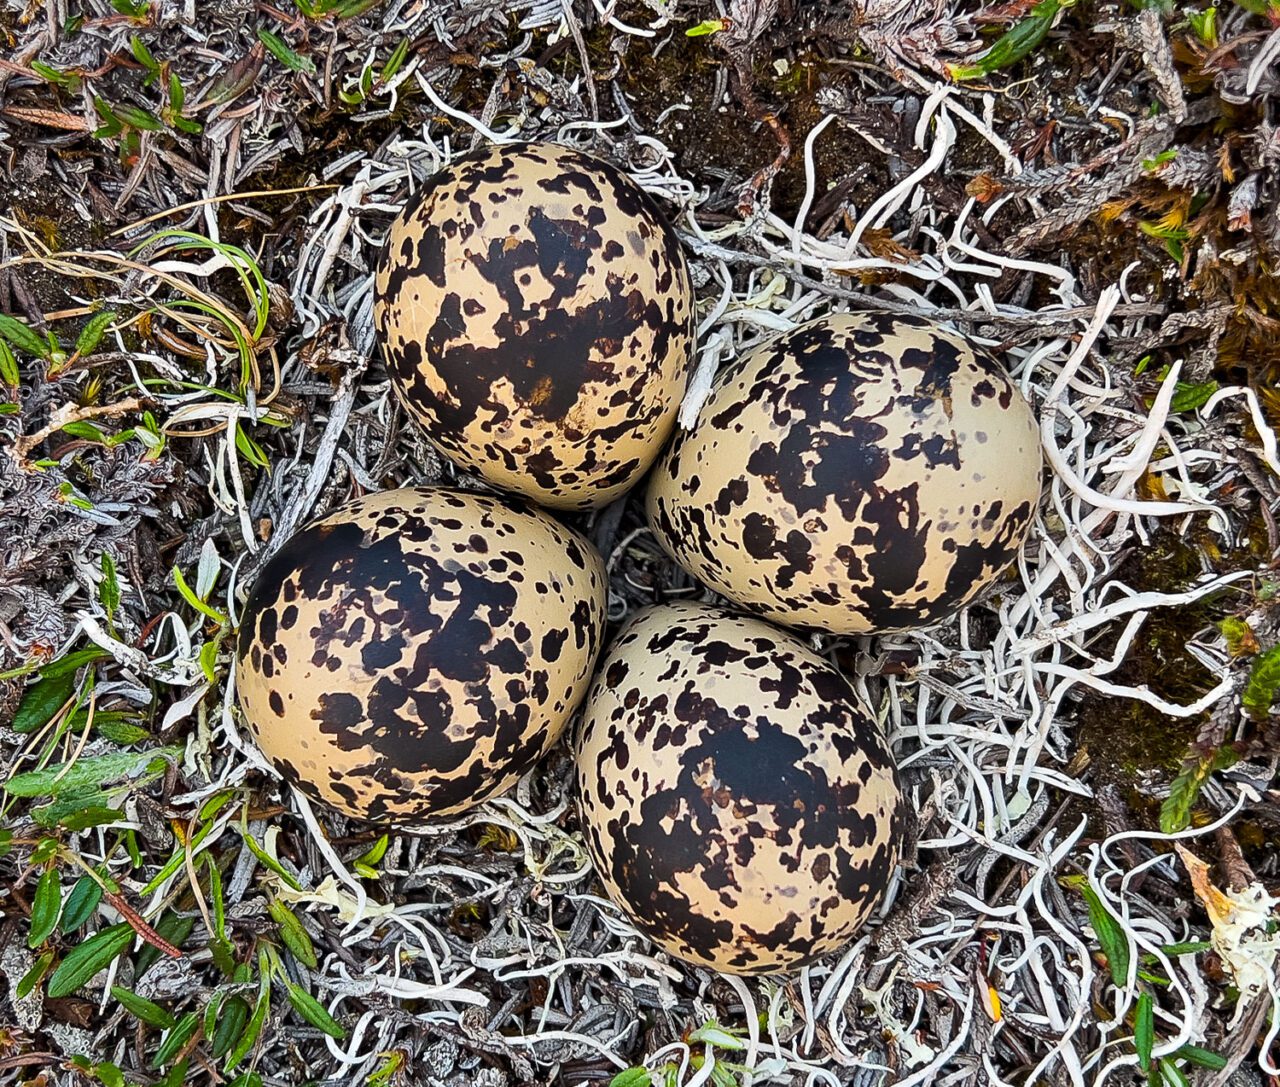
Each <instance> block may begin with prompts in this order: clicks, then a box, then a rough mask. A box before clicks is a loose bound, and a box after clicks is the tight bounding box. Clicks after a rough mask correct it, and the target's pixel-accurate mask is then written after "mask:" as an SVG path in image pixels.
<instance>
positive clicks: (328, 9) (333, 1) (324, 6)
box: [297, 0, 382, 19]
mask: <svg viewBox="0 0 1280 1087" xmlns="http://www.w3.org/2000/svg"><path fill="white" fill-rule="evenodd" d="M381 3H382V0H297V5H298V10H299V11H300V12H302V14H303V15H305V16H306V17H307V18H308V19H328V18H337V19H354V18H356V17H357V16H360V15H363V14H364V13H365V12H366V11H372V10H373V9H374V8H376V7H377V6H378V5H379V4H381Z"/></svg>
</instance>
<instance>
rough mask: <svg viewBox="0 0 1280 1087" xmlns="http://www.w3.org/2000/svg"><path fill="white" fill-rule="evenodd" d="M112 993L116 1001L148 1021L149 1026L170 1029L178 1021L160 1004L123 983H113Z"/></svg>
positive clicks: (134, 1014)
mask: <svg viewBox="0 0 1280 1087" xmlns="http://www.w3.org/2000/svg"><path fill="white" fill-rule="evenodd" d="M111 995H112V996H113V997H115V998H116V1001H117V1002H118V1003H119V1004H120V1006H121V1007H122V1008H124V1010H125V1011H127V1012H128V1013H129V1014H130V1015H132V1016H133V1017H134V1018H135V1019H139V1020H141V1021H142V1022H144V1023H146V1024H147V1026H149V1027H156V1028H157V1029H159V1030H169V1029H170V1028H171V1027H172V1026H173V1025H174V1024H175V1023H176V1022H177V1020H176V1019H174V1017H173V1016H172V1015H170V1014H169V1013H168V1012H167V1011H165V1010H164V1008H162V1007H160V1005H159V1004H154V1003H152V1002H151V1001H150V1000H148V999H147V998H146V997H143V996H139V995H138V994H137V993H135V992H134V991H133V990H132V989H126V988H124V987H123V986H122V985H113V986H111Z"/></svg>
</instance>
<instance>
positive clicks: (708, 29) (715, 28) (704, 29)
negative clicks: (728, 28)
mask: <svg viewBox="0 0 1280 1087" xmlns="http://www.w3.org/2000/svg"><path fill="white" fill-rule="evenodd" d="M723 29H724V20H723V19H703V20H702V22H700V23H696V24H694V25H693V26H691V27H689V29H688V30H686V31H685V32H684V34H685V37H686V38H705V37H707V36H708V35H709V34H719V33H720V31H722V30H723Z"/></svg>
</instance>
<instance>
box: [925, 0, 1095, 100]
mask: <svg viewBox="0 0 1280 1087" xmlns="http://www.w3.org/2000/svg"><path fill="white" fill-rule="evenodd" d="M1074 4H1075V0H1041V2H1040V3H1038V4H1036V5H1035V6H1034V7H1033V8H1032V9H1031V14H1030V15H1028V16H1027V17H1026V18H1025V19H1020V20H1019V21H1018V22H1016V23H1015V24H1014V25H1013V26H1012V27H1010V28H1009V29H1008V30H1006V31H1005V32H1004V34H1002V35H1001V36H1000V37H999V38H997V39H996V41H995V44H994V45H992V46H991V48H990V49H988V50H987V51H986V52H985V53H983V54H982V56H980V57H979V58H978V59H977V60H976V61H974V62H973V63H972V64H960V65H954V64H948V65H947V74H948V75H949V76H950V77H951V78H952V79H955V80H958V81H960V80H966V79H983V78H985V77H986V76H989V75H991V74H992V73H993V72H998V71H1000V70H1001V69H1002V68H1008V67H1011V66H1012V65H1014V64H1016V63H1017V62H1018V61H1020V60H1022V59H1023V58H1024V57H1026V56H1027V55H1028V54H1030V53H1031V51H1032V50H1033V49H1035V48H1036V46H1038V45H1039V44H1040V43H1041V42H1043V41H1044V39H1045V37H1046V36H1047V35H1048V33H1049V30H1050V28H1051V27H1052V26H1053V23H1054V20H1055V19H1057V17H1058V13H1059V12H1060V11H1061V10H1062V9H1063V8H1067V7H1072V6H1074Z"/></svg>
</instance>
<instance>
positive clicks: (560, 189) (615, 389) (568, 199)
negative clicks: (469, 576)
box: [374, 143, 693, 510]
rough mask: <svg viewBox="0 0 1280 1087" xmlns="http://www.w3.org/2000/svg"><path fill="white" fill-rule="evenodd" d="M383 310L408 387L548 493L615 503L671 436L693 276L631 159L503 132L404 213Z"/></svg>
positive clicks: (429, 418) (443, 446)
mask: <svg viewBox="0 0 1280 1087" xmlns="http://www.w3.org/2000/svg"><path fill="white" fill-rule="evenodd" d="M375 299H376V300H375V305H374V320H375V322H376V324H377V327H378V330H379V332H380V333H381V336H382V342H383V347H384V351H385V355H386V360H387V368H388V370H389V372H390V374H391V381H392V385H393V387H394V388H395V389H396V391H397V392H398V393H399V396H400V400H401V402H402V403H403V404H404V405H405V407H406V409H407V410H408V411H409V413H410V414H411V415H412V416H414V418H416V419H417V420H418V422H419V423H421V424H422V426H423V428H424V429H425V432H426V434H427V436H428V437H429V438H430V439H431V441H432V442H433V443H434V444H435V445H436V446H437V447H438V448H439V449H440V450H441V451H442V452H443V453H444V454H445V455H446V456H448V457H449V458H451V459H452V460H453V461H454V462H455V463H457V464H459V465H462V466H463V467H466V468H471V469H474V470H475V471H477V472H478V473H479V474H480V475H482V476H483V477H484V478H485V479H487V480H489V481H490V482H491V483H493V484H495V485H496V486H499V487H503V488H505V489H507V490H511V491H516V492H518V493H520V494H523V495H526V496H527V497H529V498H532V499H534V500H535V501H536V502H538V503H540V504H541V505H544V506H552V507H555V508H559V509H576V510H584V509H591V508H594V507H598V506H602V505H604V504H605V503H607V502H609V501H611V500H612V499H614V498H616V497H618V496H619V495H621V494H623V493H625V492H626V491H627V489H628V488H629V487H631V485H632V484H633V483H635V481H636V480H637V479H639V478H640V476H641V475H643V474H644V472H645V471H646V470H647V469H648V467H649V466H650V465H651V464H652V463H653V461H654V458H656V457H657V455H658V453H659V452H660V450H661V448H662V446H663V443H664V442H665V441H666V439H667V437H668V436H669V434H670V433H671V429H672V427H673V425H674V422H675V413H676V410H677V409H678V407H679V404H680V400H681V397H682V396H683V394H684V389H685V384H686V380H687V370H688V362H689V357H690V353H691V350H692V342H693V289H692V286H691V284H690V280H689V272H688V269H687V267H686V265H685V260H684V256H683V254H682V253H681V251H680V245H679V242H678V241H677V239H676V237H675V234H674V233H673V232H672V230H671V228H670V227H669V226H668V225H667V223H666V221H665V220H664V219H663V216H662V212H661V211H660V210H659V209H658V206H657V204H656V203H655V202H654V201H653V200H652V199H650V197H649V196H648V195H646V193H645V192H644V191H643V190H642V189H641V188H640V187H639V186H638V185H636V184H635V182H633V181H632V180H631V179H630V178H629V177H628V176H627V175H626V174H624V173H623V172H622V171H621V170H619V169H617V168H616V167H614V166H612V165H610V164H609V163H607V162H604V161H602V160H600V159H597V158H593V157H591V156H589V155H585V154H583V153H582V152H580V151H575V150H573V149H571V148H567V147H560V146H557V145H555V144H548V143H518V144H501V145H496V146H490V147H485V148H482V149H481V150H479V151H475V152H473V153H471V154H469V155H466V156H464V157H462V158H460V159H457V160H455V161H454V162H453V163H452V164H451V165H450V166H449V167H448V168H447V169H444V170H442V171H440V172H439V173H437V174H436V175H435V176H434V177H432V178H431V179H429V180H428V181H427V183H426V184H425V185H424V186H423V188H422V189H421V191H420V192H419V194H418V196H417V198H416V200H415V201H414V202H413V203H412V204H411V205H410V206H409V207H408V208H406V209H405V211H404V213H403V214H402V215H401V216H400V217H399V219H397V220H396V222H395V224H394V226H393V227H392V228H391V233H390V236H389V238H388V241H387V246H386V250H385V251H384V253H383V256H382V260H381V262H380V264H379V265H378V271H377V278H376V282H375Z"/></svg>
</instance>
